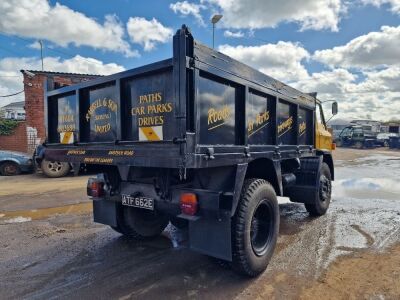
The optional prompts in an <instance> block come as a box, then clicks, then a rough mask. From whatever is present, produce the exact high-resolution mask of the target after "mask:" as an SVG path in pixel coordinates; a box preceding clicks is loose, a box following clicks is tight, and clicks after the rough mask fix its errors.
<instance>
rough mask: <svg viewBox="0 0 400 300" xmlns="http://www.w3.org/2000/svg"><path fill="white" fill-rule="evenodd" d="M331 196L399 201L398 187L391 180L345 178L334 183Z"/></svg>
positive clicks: (399, 187)
mask: <svg viewBox="0 0 400 300" xmlns="http://www.w3.org/2000/svg"><path fill="white" fill-rule="evenodd" d="M333 196H334V197H352V198H357V199H386V200H400V186H399V185H398V184H397V181H396V180H394V179H392V178H368V177H364V178H347V179H342V180H337V181H336V182H335V183H334V190H333Z"/></svg>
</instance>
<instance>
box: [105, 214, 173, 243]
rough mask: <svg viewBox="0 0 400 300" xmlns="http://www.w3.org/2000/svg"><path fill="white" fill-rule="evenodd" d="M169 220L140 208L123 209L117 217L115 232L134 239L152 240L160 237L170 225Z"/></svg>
mask: <svg viewBox="0 0 400 300" xmlns="http://www.w3.org/2000/svg"><path fill="white" fill-rule="evenodd" d="M168 222H169V220H168V218H166V217H165V216H162V215H160V214H157V213H156V212H152V211H148V210H145V209H140V208H133V207H122V208H121V211H120V213H119V214H118V216H117V223H118V226H117V227H111V228H113V229H114V230H115V231H117V232H119V233H121V234H123V235H126V236H128V237H131V238H134V239H139V240H140V239H144V238H152V237H156V236H158V235H160V234H161V233H162V232H163V231H164V229H165V227H167V225H168Z"/></svg>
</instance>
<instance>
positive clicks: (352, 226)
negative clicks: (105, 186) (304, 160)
mask: <svg viewBox="0 0 400 300" xmlns="http://www.w3.org/2000/svg"><path fill="white" fill-rule="evenodd" d="M335 158H336V165H337V169H336V175H337V177H336V179H337V180H336V181H335V185H334V194H333V201H332V204H331V208H330V210H329V213H328V214H327V215H326V216H323V217H321V218H317V219H314V218H310V217H309V216H308V213H307V212H306V211H305V209H304V208H303V206H302V205H300V204H295V203H289V202H288V201H287V200H285V199H281V205H280V210H281V230H280V238H279V240H278V247H277V249H276V252H275V255H274V257H273V259H272V261H271V263H270V266H269V267H268V270H267V272H265V273H264V274H263V275H262V276H260V277H259V278H257V279H254V280H248V279H243V278H241V277H239V276H237V275H236V274H234V273H232V272H231V271H230V270H229V269H224V268H222V267H220V266H218V265H216V264H215V263H214V262H213V261H212V260H211V259H209V258H207V257H205V256H203V255H200V254H197V253H194V252H191V251H189V250H188V249H187V247H186V245H187V242H186V240H187V235H186V232H184V231H179V230H177V229H176V228H174V227H173V226H169V228H168V230H167V231H165V232H164V234H163V236H161V237H160V238H158V239H156V240H153V241H146V242H139V243H137V242H132V241H129V240H127V239H125V238H123V237H121V236H120V235H119V234H117V233H115V232H113V231H112V230H111V229H110V228H108V227H107V226H103V225H99V224H94V223H93V222H92V221H91V218H92V217H91V206H90V202H88V201H87V198H86V196H85V187H86V180H87V178H86V177H76V178H74V177H68V178H63V179H56V180H54V179H43V178H41V177H39V176H37V175H24V176H19V177H14V178H11V177H9V178H5V177H0V216H1V217H0V224H1V225H0V234H1V236H2V239H1V242H0V291H1V293H2V294H0V298H1V299H3V298H5V299H15V298H33V299H43V298H55V297H57V298H69V299H70V298H97V299H103V298H104V299H106V298H107V299H109V298H121V299H130V298H146V299H147V298H154V299H185V298H194V299H196V298H207V299H221V298H222V299H232V298H237V299H267V298H276V299H298V298H302V299H360V298H362V299H364V298H367V299H399V298H400V291H399V287H400V286H399V284H398V282H400V268H399V265H400V244H399V243H400V188H399V187H398V184H397V178H400V152H389V151H385V150H374V151H371V150H368V151H366V150H364V151H357V150H349V149H346V150H343V149H339V150H338V151H337V152H336V153H335ZM78 203H81V204H78ZM50 207H52V208H50ZM19 222H20V223H19Z"/></svg>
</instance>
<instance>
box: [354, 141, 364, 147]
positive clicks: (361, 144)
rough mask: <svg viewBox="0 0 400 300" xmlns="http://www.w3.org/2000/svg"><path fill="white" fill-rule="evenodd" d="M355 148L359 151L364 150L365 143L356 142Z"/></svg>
mask: <svg viewBox="0 0 400 300" xmlns="http://www.w3.org/2000/svg"><path fill="white" fill-rule="evenodd" d="M354 147H356V148H357V149H363V148H364V143H363V142H356V143H355V144H354Z"/></svg>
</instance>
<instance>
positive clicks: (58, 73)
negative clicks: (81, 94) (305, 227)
mask: <svg viewBox="0 0 400 300" xmlns="http://www.w3.org/2000/svg"><path fill="white" fill-rule="evenodd" d="M20 71H21V73H23V72H24V71H25V70H20ZM26 71H28V72H31V73H34V74H44V75H66V76H90V77H102V76H104V75H99V74H81V73H67V72H53V71H38V70H26Z"/></svg>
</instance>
